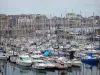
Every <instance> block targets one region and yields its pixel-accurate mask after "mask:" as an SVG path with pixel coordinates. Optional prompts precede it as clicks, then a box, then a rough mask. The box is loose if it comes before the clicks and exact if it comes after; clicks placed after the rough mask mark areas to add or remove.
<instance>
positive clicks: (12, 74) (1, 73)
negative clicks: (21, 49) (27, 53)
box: [0, 61, 100, 75]
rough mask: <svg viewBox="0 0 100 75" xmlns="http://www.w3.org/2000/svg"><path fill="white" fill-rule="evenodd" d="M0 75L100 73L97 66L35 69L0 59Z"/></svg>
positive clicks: (83, 74) (85, 74)
mask: <svg viewBox="0 0 100 75" xmlns="http://www.w3.org/2000/svg"><path fill="white" fill-rule="evenodd" d="M0 75H100V69H99V67H96V66H94V67H90V66H89V65H84V64H83V65H82V66H81V67H80V68H70V69H68V70H36V69H32V68H31V67H22V66H19V65H16V64H14V63H10V62H7V61H0Z"/></svg>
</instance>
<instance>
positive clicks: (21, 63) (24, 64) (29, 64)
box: [16, 61, 32, 66]
mask: <svg viewBox="0 0 100 75" xmlns="http://www.w3.org/2000/svg"><path fill="white" fill-rule="evenodd" d="M16 64H18V65H22V66H31V65H32V63H26V62H18V61H16Z"/></svg>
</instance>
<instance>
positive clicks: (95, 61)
mask: <svg viewBox="0 0 100 75" xmlns="http://www.w3.org/2000/svg"><path fill="white" fill-rule="evenodd" d="M81 61H82V62H83V63H87V64H89V63H90V64H95V63H97V62H98V59H97V58H95V59H81Z"/></svg>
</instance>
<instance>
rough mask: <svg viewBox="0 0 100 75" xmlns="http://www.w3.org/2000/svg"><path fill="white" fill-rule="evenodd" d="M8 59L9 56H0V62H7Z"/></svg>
mask: <svg viewBox="0 0 100 75" xmlns="http://www.w3.org/2000/svg"><path fill="white" fill-rule="evenodd" d="M7 59H8V57H7V56H0V60H7Z"/></svg>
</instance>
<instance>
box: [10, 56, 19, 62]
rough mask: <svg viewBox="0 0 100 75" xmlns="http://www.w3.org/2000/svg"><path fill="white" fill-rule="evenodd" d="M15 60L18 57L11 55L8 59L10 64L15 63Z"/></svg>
mask: <svg viewBox="0 0 100 75" xmlns="http://www.w3.org/2000/svg"><path fill="white" fill-rule="evenodd" d="M17 59H18V55H12V56H10V57H9V61H10V62H12V63H16V60H17Z"/></svg>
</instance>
